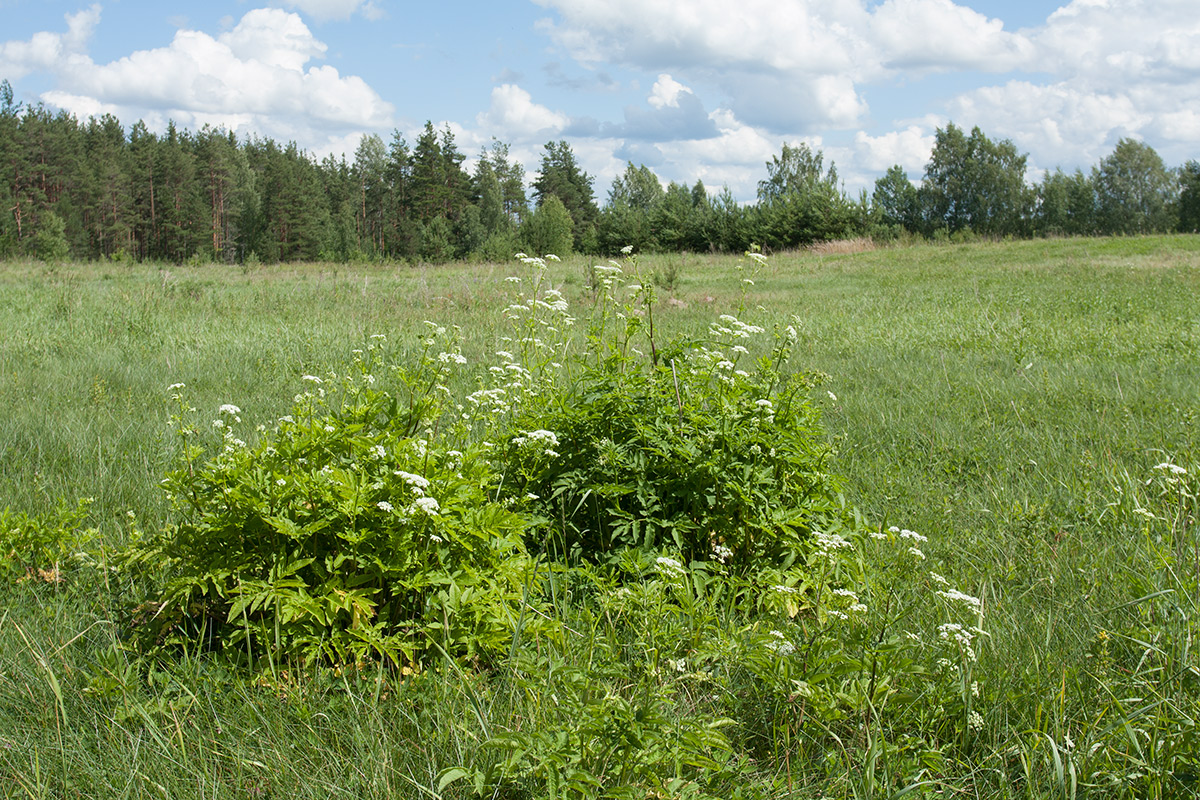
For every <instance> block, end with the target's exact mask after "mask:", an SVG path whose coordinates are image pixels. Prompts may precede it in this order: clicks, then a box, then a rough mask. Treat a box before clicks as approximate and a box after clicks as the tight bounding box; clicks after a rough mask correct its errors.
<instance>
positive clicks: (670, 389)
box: [500, 267, 843, 568]
mask: <svg viewBox="0 0 1200 800" xmlns="http://www.w3.org/2000/svg"><path fill="white" fill-rule="evenodd" d="M596 269H597V270H602V269H603V270H607V271H606V272H605V273H604V274H605V275H606V276H607V277H605V278H604V280H602V281H600V284H601V285H600V287H599V288H600V290H601V291H603V292H606V293H608V292H610V291H611V290H612V284H613V282H614V281H615V280H616V278H614V277H613V273H612V268H611V267H610V268H601V267H597V268H596ZM635 292H636V294H635V299H634V301H633V302H632V304H631V305H630V306H629V307H627V308H625V309H624V312H623V313H618V314H611V315H610V314H607V313H606V312H604V311H600V312H597V313H594V314H593V317H592V320H591V325H592V330H593V335H592V343H591V349H590V357H589V359H587V363H588V366H587V367H586V369H585V370H584V371H583V372H582V374H580V375H578V376H577V377H575V378H574V379H573V381H572V382H571V384H570V386H569V388H563V389H560V390H559V391H558V392H556V393H554V394H553V395H545V396H544V398H543V402H541V403H537V404H533V405H530V406H527V407H526V408H525V409H524V410H523V412H522V413H521V414H518V415H517V416H516V417H515V425H514V427H513V428H512V430H510V432H509V435H508V436H506V438H505V441H506V450H505V452H504V454H503V459H504V463H503V465H502V466H501V468H500V469H501V470H502V472H503V473H504V475H505V477H506V482H505V484H504V487H505V491H506V492H507V493H508V494H509V496H511V497H513V498H514V499H516V498H527V499H529V500H530V501H531V502H533V503H534V504H535V505H536V506H537V507H538V509H539V511H540V513H542V514H543V515H544V516H545V517H546V518H547V519H549V520H551V521H552V522H551V527H550V528H549V529H547V530H552V533H547V534H546V536H545V537H544V541H543V542H540V543H533V542H531V544H537V545H540V546H544V547H545V548H547V549H549V550H550V551H551V552H553V553H554V554H556V555H558V556H560V557H565V558H567V559H569V560H580V559H583V560H587V561H593V562H595V561H603V560H605V559H607V558H609V557H610V556H611V555H612V554H613V553H615V552H618V551H620V550H621V549H623V548H629V547H636V548H643V549H646V550H652V551H658V550H662V549H665V548H669V549H671V550H673V551H675V552H678V553H679V554H680V555H681V556H682V557H683V559H684V560H685V562H687V561H692V560H707V559H711V558H714V557H718V558H721V559H723V560H724V559H731V563H732V564H735V565H738V566H739V567H740V568H748V567H749V566H751V565H754V564H761V563H771V564H782V565H786V564H789V563H791V562H792V561H794V560H795V559H796V558H797V556H798V555H799V554H800V553H801V551H802V549H803V543H804V541H805V539H806V538H807V537H808V535H809V534H810V533H811V532H812V531H813V530H815V529H819V528H820V529H824V528H836V527H840V526H841V525H842V521H843V520H842V514H843V512H842V507H843V504H842V503H841V500H840V498H839V496H838V491H837V487H836V485H835V483H834V482H833V481H832V479H831V478H830V477H829V476H828V475H827V474H826V473H825V462H826V460H827V458H828V456H829V454H830V451H829V447H828V445H827V444H826V441H825V437H824V434H823V433H822V430H821V428H820V424H819V410H818V408H817V407H816V405H814V404H813V403H812V402H811V400H810V394H811V390H812V389H813V387H814V386H815V385H816V384H817V383H818V382H819V381H820V378H821V376H819V375H811V374H805V373H795V372H792V373H789V372H787V371H786V368H787V360H788V355H789V353H790V351H791V349H792V346H793V345H794V344H795V342H796V330H795V328H794V327H791V326H789V327H786V328H784V329H782V330H779V331H776V333H775V341H774V342H773V345H772V348H771V350H770V354H769V355H767V356H763V357H762V358H760V359H759V360H757V361H753V360H752V358H751V356H750V355H749V349H748V348H747V346H746V345H747V344H749V345H751V346H756V340H757V339H759V338H761V337H762V336H763V335H764V334H765V331H764V330H763V329H762V328H761V327H759V326H756V325H752V324H748V323H745V322H742V321H740V320H738V319H737V318H736V317H733V316H731V315H724V316H722V317H721V319H720V320H719V321H718V322H716V323H714V324H713V325H712V327H711V328H710V330H709V335H708V337H706V338H705V339H704V340H702V341H678V342H674V343H672V344H669V345H667V346H665V347H659V346H658V345H657V344H656V343H655V341H654V334H653V330H654V328H653V300H654V298H653V292H652V290H650V289H646V288H643V287H642V286H640V285H638V286H637V288H636V289H635ZM606 297H610V298H611V294H606ZM603 303H604V300H603V299H602V300H601V304H602V305H603ZM621 318H623V319H624V320H625V322H624V325H625V328H624V332H623V333H619V334H618V335H617V336H613V335H612V333H611V332H608V331H605V330H604V328H605V326H607V325H608V324H609V323H610V321H611V320H612V319H621ZM642 335H645V337H646V339H647V341H648V344H649V350H650V354H649V355H648V356H644V355H642V354H640V353H639V352H638V350H637V348H636V347H634V344H635V339H636V338H638V337H641V336H642ZM744 367H745V368H744Z"/></svg>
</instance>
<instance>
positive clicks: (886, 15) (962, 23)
mask: <svg viewBox="0 0 1200 800" xmlns="http://www.w3.org/2000/svg"><path fill="white" fill-rule="evenodd" d="M868 31H869V37H870V39H871V41H872V42H874V43H875V45H876V46H877V47H878V49H879V53H880V60H881V62H882V64H883V65H884V66H885V67H887V68H890V69H917V70H921V69H933V70H945V69H977V70H984V71H991V72H999V71H1004V70H1009V69H1015V68H1020V67H1023V66H1025V65H1027V64H1029V63H1030V62H1031V58H1032V56H1033V55H1034V46H1033V43H1032V42H1031V41H1030V40H1029V39H1028V38H1027V37H1026V36H1024V35H1021V34H1014V33H1009V32H1007V31H1005V30H1004V23H1003V22H1002V21H1001V20H999V19H988V18H987V17H986V16H984V15H983V14H980V13H979V12H977V11H975V10H973V9H971V8H968V7H966V6H961V5H958V4H956V3H953V2H951V0H887V2H885V3H883V4H881V5H880V6H879V7H878V8H877V9H876V10H875V11H874V13H873V14H872V15H871V21H870V25H869V28H868Z"/></svg>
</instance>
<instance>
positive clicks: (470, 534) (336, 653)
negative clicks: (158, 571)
mask: <svg viewBox="0 0 1200 800" xmlns="http://www.w3.org/2000/svg"><path fill="white" fill-rule="evenodd" d="M428 342H430V343H432V342H433V338H432V337H431V338H430V339H429V340H428ZM375 355H376V353H375V347H374V346H372V348H371V353H369V354H368V358H367V360H363V359H362V358H361V357H360V359H359V360H358V361H357V362H356V363H357V364H358V374H357V375H354V376H348V377H344V378H341V379H338V378H336V376H335V377H329V378H326V379H321V378H318V377H316V376H306V380H307V381H309V382H310V386H311V388H310V389H309V390H308V391H305V392H303V393H301V394H299V395H297V396H296V398H295V406H294V408H293V409H292V412H291V413H290V414H288V415H286V416H284V417H282V418H281V419H280V420H279V421H278V423H277V424H276V425H275V426H274V428H273V429H271V430H267V429H265V428H260V430H259V435H258V437H257V441H256V442H254V443H253V444H247V443H246V442H244V441H242V440H241V439H239V438H238V436H237V434H236V431H237V426H238V425H239V424H240V418H239V414H240V413H241V412H240V409H238V408H237V407H236V406H232V405H226V406H222V407H221V412H220V415H219V416H218V418H217V419H216V420H214V421H213V422H212V426H213V428H215V429H216V430H217V431H218V432H220V434H221V450H220V452H219V453H217V454H216V455H215V456H214V457H212V458H210V459H208V460H202V458H201V455H202V452H203V451H202V448H201V447H200V446H199V445H198V444H197V443H196V439H197V438H198V436H199V431H198V430H197V428H196V427H194V426H190V425H188V424H186V423H185V422H184V419H183V416H182V415H181V416H180V417H179V418H178V419H177V424H178V425H179V427H180V435H181V436H182V437H183V439H184V459H183V463H182V464H181V465H180V466H179V467H178V468H176V469H175V470H174V471H173V472H172V473H171V474H170V475H168V477H167V479H166V481H164V484H165V486H166V488H167V491H168V492H169V494H170V497H171V500H172V502H173V504H174V510H175V514H176V521H175V522H173V523H172V524H171V525H170V526H168V527H167V528H166V530H165V531H164V532H163V533H162V534H161V535H159V536H156V537H153V538H152V539H150V540H148V541H146V542H144V543H142V544H139V545H137V547H136V548H135V551H134V552H133V553H131V555H130V559H131V560H133V561H140V562H143V563H156V562H159V563H163V564H164V565H165V568H164V572H163V575H162V580H161V588H160V589H159V591H158V592H157V596H156V598H155V599H154V601H153V602H152V603H151V604H148V605H147V606H146V607H145V608H144V611H146V612H151V614H150V615H152V616H153V619H154V624H153V625H152V626H150V627H149V628H148V630H150V631H152V632H153V633H154V635H155V637H156V638H157V640H159V641H163V640H164V638H169V636H170V635H171V634H172V633H174V632H182V633H184V634H185V635H187V636H194V635H197V634H199V635H201V636H202V638H203V641H205V642H206V644H208V645H209V646H214V647H215V646H236V647H238V648H240V649H243V650H244V651H245V652H246V653H247V654H248V656H249V657H250V659H251V660H253V659H256V658H260V657H262V656H267V657H268V658H269V659H271V660H272V661H275V660H277V659H280V658H288V657H294V658H297V659H299V660H301V661H304V662H312V661H320V662H326V663H334V664H342V663H354V662H357V661H359V660H365V659H381V660H383V661H385V662H391V663H393V664H404V663H409V662H420V661H422V660H423V659H425V658H427V657H428V656H430V655H438V654H440V653H443V652H444V653H447V654H450V655H454V656H459V657H485V656H487V655H489V654H492V653H495V652H498V651H500V650H501V649H503V648H505V647H506V646H507V644H508V642H509V641H510V639H511V636H512V634H513V631H514V628H515V627H516V625H517V620H518V619H520V618H521V616H522V613H521V609H522V607H523V603H525V602H526V600H527V595H528V594H529V589H530V586H529V582H530V580H531V577H530V576H531V572H532V565H531V562H530V560H529V559H528V558H527V556H526V555H525V551H524V548H523V545H522V534H523V532H524V528H525V525H526V522H525V520H524V519H523V518H522V517H521V516H519V515H518V514H516V513H514V512H513V511H511V510H509V509H507V508H505V507H503V506H502V505H500V504H498V503H496V502H494V501H492V500H491V499H489V497H488V494H487V490H488V488H489V487H490V486H491V485H492V484H493V483H494V482H495V479H494V476H493V475H492V474H491V471H490V469H489V466H488V463H487V461H486V460H485V459H484V458H482V457H481V454H480V451H479V449H478V448H477V447H471V446H463V449H462V451H461V452H460V451H459V450H455V449H452V448H451V446H450V445H449V444H447V443H446V442H444V441H441V440H437V439H436V438H435V437H434V435H433V431H432V430H431V429H429V428H427V423H430V421H431V420H434V419H436V418H437V416H438V415H437V402H436V398H435V397H434V396H433V395H434V394H436V390H435V389H434V388H433V387H434V386H435V385H436V386H440V382H441V380H442V379H443V378H444V377H445V371H446V369H447V368H448V364H452V363H454V358H447V359H443V360H439V359H434V358H432V357H431V354H430V352H428V351H427V352H426V353H425V354H424V355H423V356H422V357H421V359H420V364H419V366H418V367H416V368H414V369H413V370H412V372H411V373H406V372H405V371H404V370H401V369H400V368H398V367H397V368H395V369H394V370H392V371H391V375H392V380H393V381H394V382H395V385H394V386H393V387H392V388H391V389H388V388H384V387H383V382H384V381H383V379H382V378H376V376H375V372H376V371H378V369H379V367H380V366H382V364H381V363H380V361H379V360H377V359H374V358H373V357H374V356H375ZM442 355H451V356H457V353H452V354H442ZM327 389H328V391H327ZM410 390H412V391H411V392H410ZM421 390H424V391H425V394H421ZM176 397H177V398H178V399H180V401H181V402H182V398H181V396H180V395H178V394H177V395H176ZM184 410H185V411H186V410H187V409H186V408H185V409H184ZM144 616H147V615H144Z"/></svg>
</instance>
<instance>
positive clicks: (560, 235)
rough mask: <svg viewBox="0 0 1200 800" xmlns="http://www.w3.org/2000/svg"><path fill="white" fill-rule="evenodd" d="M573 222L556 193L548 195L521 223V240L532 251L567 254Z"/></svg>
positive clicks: (569, 250)
mask: <svg viewBox="0 0 1200 800" xmlns="http://www.w3.org/2000/svg"><path fill="white" fill-rule="evenodd" d="M573 229H574V223H573V222H572V221H571V215H570V213H568V211H567V209H566V207H565V206H563V204H562V201H560V200H559V199H558V196H557V195H548V196H547V197H545V198H544V199H543V200H542V202H541V203H540V204H539V205H538V207H537V209H536V210H534V212H533V213H532V214H530V215H529V216H528V217H526V218H525V221H524V222H523V223H522V224H521V242H522V243H523V244H524V247H525V248H526V249H527V250H529V251H531V252H533V253H542V254H545V253H554V254H561V255H569V254H570V253H571V252H572V251H573V250H574V247H575V246H574V244H573V242H574V237H573V235H572V230H573Z"/></svg>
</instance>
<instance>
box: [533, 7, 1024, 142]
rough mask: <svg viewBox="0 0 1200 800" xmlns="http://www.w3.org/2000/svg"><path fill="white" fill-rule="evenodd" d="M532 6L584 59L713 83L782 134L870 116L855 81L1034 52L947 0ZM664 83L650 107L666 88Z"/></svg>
mask: <svg viewBox="0 0 1200 800" xmlns="http://www.w3.org/2000/svg"><path fill="white" fill-rule="evenodd" d="M535 1H536V2H538V3H539V4H540V5H542V6H544V7H547V8H552V9H554V10H555V11H557V12H558V14H559V16H560V19H559V21H557V22H554V21H549V20H547V21H544V22H543V23H542V27H543V29H544V30H546V31H547V32H548V33H549V34H550V35H551V36H552V37H553V38H554V39H555V41H556V42H557V43H558V44H559V45H560V46H562V47H564V48H565V49H566V50H567V51H568V52H570V53H571V54H572V56H573V57H574V58H575V59H576V60H578V61H580V62H581V63H585V64H598V63H603V62H610V61H615V62H618V63H621V64H624V65H626V66H631V67H635V68H640V69H644V70H647V71H656V72H662V73H663V74H667V75H669V76H671V77H670V80H671V81H673V82H678V81H679V80H687V81H688V82H689V83H693V84H694V83H706V84H710V85H713V86H716V87H718V88H719V90H720V91H721V92H722V93H723V98H722V100H723V102H725V103H728V104H729V106H730V107H731V108H732V109H734V110H735V111H736V113H737V114H738V115H739V116H740V117H741V118H743V119H746V120H749V121H751V122H753V123H754V124H757V125H762V126H765V127H767V128H768V129H770V130H774V131H777V132H783V131H788V130H794V129H797V128H810V129H811V128H817V127H822V126H823V127H835V128H851V127H853V126H855V125H857V124H859V123H860V122H861V121H863V120H864V119H865V117H866V115H867V113H868V111H869V109H868V108H867V104H866V102H865V100H864V99H863V97H862V94H861V92H860V91H859V88H858V87H859V85H860V84H862V83H865V82H877V81H882V80H888V79H890V78H893V77H895V76H896V75H897V74H898V73H899V72H900V71H905V72H906V73H909V74H913V73H915V72H917V71H922V72H936V71H945V70H957V69H964V68H967V69H974V70H986V71H1004V70H1008V69H1013V68H1018V67H1021V66H1023V65H1026V64H1028V63H1029V61H1030V59H1031V58H1032V56H1033V54H1034V52H1035V47H1034V45H1033V43H1032V42H1030V40H1029V39H1028V37H1027V36H1025V35H1024V34H1018V33H1012V32H1008V31H1006V30H1005V29H1004V25H1003V23H1002V22H1001V21H1000V20H997V19H989V18H987V17H986V16H984V15H982V14H979V13H978V12H976V11H973V10H972V9H970V8H968V7H966V6H962V5H958V4H956V3H954V2H952V1H951V0H886V1H885V2H884V3H882V4H878V5H874V6H873V7H872V5H873V4H868V3H867V2H866V0H849V1H847V0H783V1H782V2H781V0H742V2H739V3H738V4H736V5H731V4H729V3H728V2H726V0H693V2H689V3H679V2H676V0H535ZM668 71H669V72H668ZM660 81H661V76H660ZM656 85H657V84H656ZM660 88H661V90H662V91H663V94H662V96H660V97H658V98H657V100H655V101H652V102H657V101H662V102H665V101H666V99H667V96H668V95H667V94H666V92H667V91H668V90H670V89H671V88H672V87H671V85H670V84H664V85H662V86H661V87H660Z"/></svg>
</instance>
